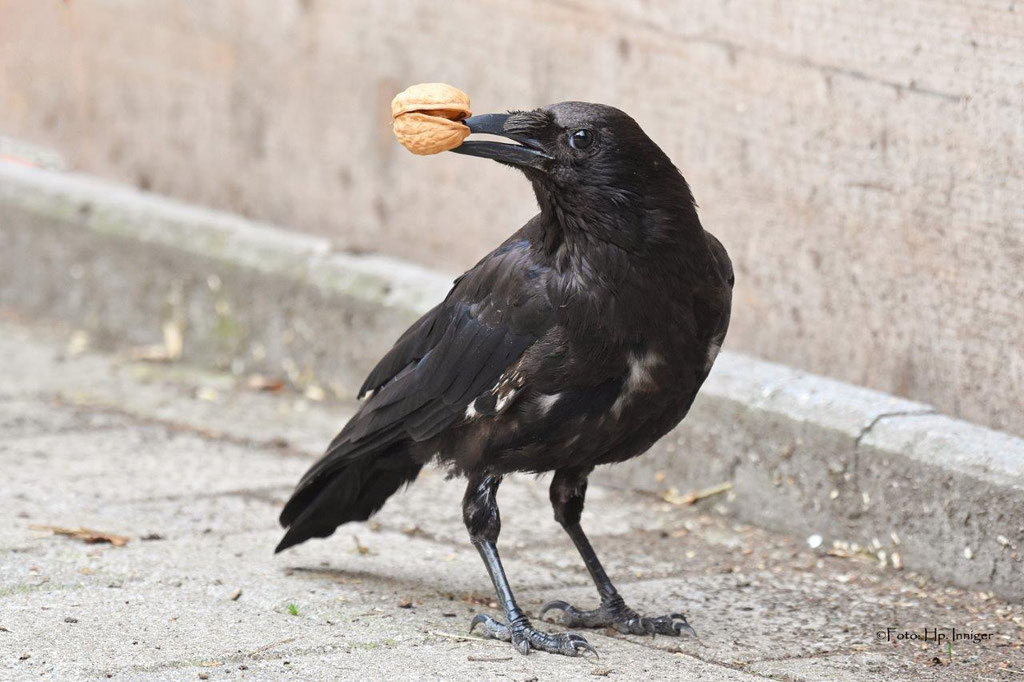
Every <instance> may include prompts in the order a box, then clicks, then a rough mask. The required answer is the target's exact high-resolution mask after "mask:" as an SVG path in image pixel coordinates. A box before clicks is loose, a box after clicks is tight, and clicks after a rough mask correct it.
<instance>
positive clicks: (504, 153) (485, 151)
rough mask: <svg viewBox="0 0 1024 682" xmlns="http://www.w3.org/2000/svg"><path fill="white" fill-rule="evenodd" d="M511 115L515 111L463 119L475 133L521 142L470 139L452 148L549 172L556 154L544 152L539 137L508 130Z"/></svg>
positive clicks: (459, 151)
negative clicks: (549, 164)
mask: <svg viewBox="0 0 1024 682" xmlns="http://www.w3.org/2000/svg"><path fill="white" fill-rule="evenodd" d="M510 116H511V114H481V115H480V116H471V117H470V118H467V119H466V120H465V121H463V123H465V124H466V125H467V126H468V127H469V130H470V132H471V133H486V134H488V135H500V136H502V137H507V138H508V139H510V140H513V141H515V142H518V143H519V144H504V143H502V142H480V141H472V140H469V141H466V142H463V143H462V144H461V145H460V146H458V147H456V148H455V149H452V150H451V151H453V152H456V153H458V154H468V155H470V156H481V157H483V158H485V159H494V160H495V161H498V162H501V163H507V164H508V165H510V166H519V167H524V166H525V167H529V168H535V169H537V170H539V171H546V170H547V166H548V162H549V161H551V158H552V157H551V156H550V155H549V154H548V153H547V152H546V151H544V147H543V145H541V143H540V142H539V141H538V140H535V139H533V138H531V137H527V136H524V135H519V134H514V133H509V132H506V131H505V123H506V122H507V121H508V119H509V117H510Z"/></svg>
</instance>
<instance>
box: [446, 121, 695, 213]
mask: <svg viewBox="0 0 1024 682" xmlns="http://www.w3.org/2000/svg"><path fill="white" fill-rule="evenodd" d="M465 124H466V125H467V126H468V127H469V129H470V131H471V132H472V133H474V134H477V133H482V134H489V135H498V136H501V137H504V138H507V139H509V140H512V142H513V143H511V144H510V143H505V142H494V141H478V140H472V139H471V140H468V141H466V142H464V143H463V144H462V145H461V146H459V147H456V148H455V149H453V150H452V151H454V152H457V153H459V154H469V155H472V156H480V157H484V158H488V159H493V160H495V161H498V162H500V163H503V164H507V165H509V166H513V167H516V168H519V169H521V170H522V171H523V172H524V173H525V174H526V176H527V177H528V178H529V179H530V181H531V182H532V183H533V186H534V190H535V192H536V194H537V199H538V201H539V202H540V205H541V209H542V210H551V211H556V212H564V213H566V214H570V215H580V216H583V215H586V214H595V213H604V212H607V211H608V210H611V209H618V210H620V211H622V210H626V211H631V210H632V211H636V212H639V211H648V210H651V209H656V208H658V207H657V206H655V205H652V204H661V203H664V204H665V205H666V206H668V205H673V206H675V207H676V209H677V210H678V208H681V207H685V206H689V208H690V209H692V205H693V198H692V196H691V195H690V191H689V188H688V187H687V185H686V182H685V181H684V180H683V178H682V176H681V175H680V174H679V171H678V170H677V169H676V168H675V166H673V165H672V162H671V161H670V160H669V158H668V156H666V155H665V153H664V152H663V151H661V149H660V148H659V147H658V145H656V144H655V143H654V142H653V141H652V140H651V138H649V137H648V136H647V135H646V134H645V133H644V131H643V130H642V129H641V128H640V126H639V125H637V123H636V121H634V120H633V119H632V118H631V117H630V116H629V115H627V114H626V113H624V112H622V111H620V110H618V109H616V108H614V107H610V106H606V105H603V104H591V103H589V102H562V103H560V104H553V105H551V106H548V107H544V108H541V109H535V110H533V111H513V112H510V113H508V114H483V115H480V116H473V117H471V118H468V119H466V120H465Z"/></svg>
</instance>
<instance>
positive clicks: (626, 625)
mask: <svg viewBox="0 0 1024 682" xmlns="http://www.w3.org/2000/svg"><path fill="white" fill-rule="evenodd" d="M551 609H560V610H561V611H562V625H564V626H566V627H569V628H615V629H616V630H618V631H619V632H622V633H624V634H628V635H670V636H672V637H678V636H679V635H682V634H687V635H690V636H692V637H696V636H697V633H696V632H695V631H694V629H693V628H692V627H690V624H689V623H687V622H686V616H684V615H683V614H681V613H672V614H669V615H667V616H658V617H657V618H648V617H646V616H641V615H640V614H638V613H637V612H636V611H634V610H633V609H631V608H629V607H628V606H626V602H624V601H623V600H622V597H619V596H616V597H614V598H612V599H608V600H602V601H601V606H599V607H598V608H596V609H594V610H592V611H582V610H580V609H577V608H576V607H575V606H573V605H571V604H568V603H566V602H564V601H558V600H556V601H549V602H548V603H547V604H545V605H544V606H542V607H541V609H540V617H541V618H543V617H544V614H545V613H546V612H547V611H549V610H551Z"/></svg>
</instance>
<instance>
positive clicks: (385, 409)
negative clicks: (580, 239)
mask: <svg viewBox="0 0 1024 682" xmlns="http://www.w3.org/2000/svg"><path fill="white" fill-rule="evenodd" d="M532 268H533V269H535V268H534V266H533V265H532V262H531V260H530V253H529V248H528V244H527V243H526V242H519V241H511V242H510V243H506V244H505V245H503V246H502V247H501V248H499V249H497V250H496V251H494V252H493V253H491V254H490V255H489V256H487V257H486V258H484V259H483V260H482V261H481V262H480V263H478V264H477V265H476V266H475V267H474V268H473V269H472V270H470V271H468V272H467V273H466V274H464V275H463V276H462V277H460V278H459V279H458V280H456V282H455V285H454V286H453V287H452V290H451V291H450V292H449V294H448V296H447V298H446V299H445V300H444V302H443V303H441V304H440V305H438V306H437V307H435V308H434V309H433V310H431V311H430V312H428V313H427V314H425V315H424V316H423V317H422V318H420V319H419V320H418V321H417V322H416V323H415V324H413V325H412V327H410V328H409V330H408V331H406V332H405V334H403V335H402V336H401V338H400V339H399V340H398V342H397V343H396V344H395V346H394V347H393V348H392V349H391V350H390V351H389V352H388V353H387V354H386V355H385V356H384V357H383V358H382V359H381V361H380V362H379V363H378V365H377V367H376V368H375V369H374V370H373V371H372V372H371V373H370V375H369V377H368V378H367V380H366V382H365V383H364V385H363V388H362V391H361V395H362V394H363V393H369V392H371V391H372V395H371V397H370V398H369V399H368V400H367V401H366V402H365V403H364V404H363V406H362V408H361V409H360V410H359V412H357V413H356V415H355V416H354V417H353V418H352V419H351V420H350V421H349V423H348V424H346V425H345V428H344V429H342V431H341V433H339V434H338V435H337V436H336V437H335V439H334V441H332V442H331V444H330V446H329V447H328V448H327V452H326V453H325V455H324V457H323V458H322V459H321V460H320V461H319V462H317V463H316V464H315V465H314V466H313V468H312V469H310V470H309V472H307V473H306V475H305V476H304V477H303V479H302V481H300V483H299V487H300V488H301V487H302V486H303V485H305V484H307V483H308V482H310V481H312V480H313V479H316V478H318V477H320V476H322V475H324V474H326V473H329V472H331V471H333V470H336V469H337V468H339V467H342V466H344V465H345V462H347V461H350V459H351V458H354V457H359V456H361V455H364V454H367V453H371V452H375V451H381V450H382V449H383V448H386V447H387V446H388V445H390V444H391V443H394V442H397V441H399V440H403V439H412V440H416V441H423V440H426V439H428V438H431V437H432V436H434V435H436V434H438V433H439V432H440V431H442V430H443V429H444V428H446V427H448V426H449V425H451V424H452V423H453V422H455V421H456V419H459V418H461V417H462V416H463V415H464V414H465V411H466V408H467V406H468V405H469V404H470V402H471V401H473V400H474V399H475V398H476V397H477V396H478V395H480V394H481V393H482V392H484V391H485V390H487V389H489V388H491V387H492V386H494V385H495V384H496V383H497V382H498V381H499V379H500V378H501V377H502V375H503V373H504V372H505V371H506V370H507V369H508V368H509V367H510V366H512V365H513V364H514V363H515V362H516V360H517V359H518V358H519V357H520V355H522V353H523V351H525V350H526V349H527V348H529V347H530V346H531V345H532V344H533V343H534V342H536V341H537V339H538V338H540V337H541V336H542V335H543V334H544V332H545V330H546V326H547V325H550V319H551V315H550V307H549V304H548V302H547V297H546V295H545V293H544V291H543V289H542V287H540V285H539V283H535V282H536V279H535V278H532V277H531V276H530V272H531V269H532Z"/></svg>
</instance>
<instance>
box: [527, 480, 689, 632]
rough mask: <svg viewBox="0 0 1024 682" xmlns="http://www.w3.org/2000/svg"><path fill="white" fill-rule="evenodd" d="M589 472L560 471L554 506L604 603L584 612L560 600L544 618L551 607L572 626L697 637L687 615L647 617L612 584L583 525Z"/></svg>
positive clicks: (554, 483)
mask: <svg viewBox="0 0 1024 682" xmlns="http://www.w3.org/2000/svg"><path fill="white" fill-rule="evenodd" d="M589 474H590V469H586V470H578V469H574V470H565V469H563V470H560V471H556V472H555V477H554V479H552V481H551V506H552V508H553V509H554V510H555V520H556V521H558V523H560V524H561V525H562V528H564V529H565V532H566V533H568V534H569V537H570V538H572V541H573V543H574V544H575V545H576V549H577V550H579V553H580V556H582V557H583V563H584V564H586V566H587V570H588V571H590V577H591V578H593V579H594V584H595V585H596V586H597V592H598V594H599V595H601V605H600V606H599V607H598V608H596V609H593V610H592V611H583V610H580V609H578V608H576V607H575V606H572V605H571V604H569V603H567V602H564V601H560V600H556V601H551V602H548V603H547V604H545V605H544V606H543V607H541V610H540V617H541V618H543V617H544V614H545V613H546V612H547V611H548V610H550V609H561V611H562V623H563V624H564V625H565V626H566V627H570V628H575V627H583V628H605V627H612V628H615V629H616V630H618V631H619V632H624V633H627V634H633V635H645V634H648V635H653V634H659V635H673V636H675V635H680V634H682V633H684V632H685V633H687V634H690V635H693V636H696V634H697V633H696V632H694V630H693V628H691V627H690V625H689V623H687V622H686V616H684V615H683V614H681V613H672V614H669V615H667V616H659V617H657V618H647V617H645V616H641V615H640V614H638V613H637V612H636V611H634V610H633V609H631V608H629V607H628V606H626V602H625V601H623V599H622V597H621V596H619V593H618V590H616V589H615V586H614V585H612V581H611V580H609V579H608V574H607V573H605V571H604V567H603V566H601V562H600V560H598V558H597V554H596V553H595V552H594V548H593V547H592V546H591V544H590V540H588V539H587V536H586V535H585V534H584V533H583V529H582V528H581V527H580V517H581V516H582V515H583V500H584V498H585V497H586V494H587V476H588V475H589Z"/></svg>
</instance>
